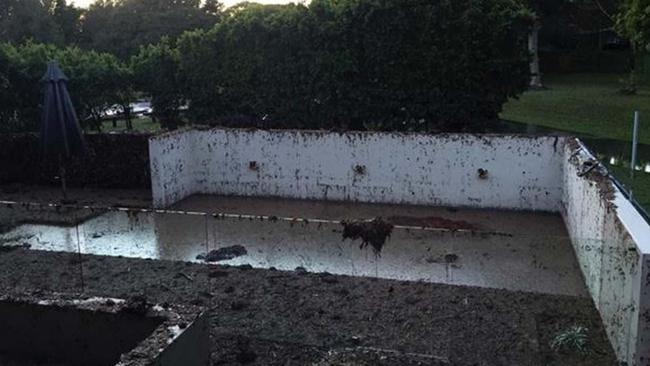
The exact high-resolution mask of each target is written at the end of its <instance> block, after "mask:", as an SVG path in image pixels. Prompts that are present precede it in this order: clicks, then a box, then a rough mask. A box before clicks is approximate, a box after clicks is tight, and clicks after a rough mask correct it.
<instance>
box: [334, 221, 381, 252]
mask: <svg viewBox="0 0 650 366" xmlns="http://www.w3.org/2000/svg"><path fill="white" fill-rule="evenodd" d="M341 225H343V240H345V239H351V240H356V239H361V245H360V246H359V248H361V249H363V248H365V247H367V246H368V245H370V246H372V249H373V251H374V253H375V255H379V254H380V253H381V250H382V248H383V247H384V244H386V239H387V238H388V237H389V236H390V234H391V233H392V232H393V224H392V223H390V222H387V221H384V220H383V219H382V218H381V217H376V218H375V219H373V220H372V221H366V220H352V221H341Z"/></svg>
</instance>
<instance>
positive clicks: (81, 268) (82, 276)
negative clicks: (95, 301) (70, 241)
mask: <svg viewBox="0 0 650 366" xmlns="http://www.w3.org/2000/svg"><path fill="white" fill-rule="evenodd" d="M75 230H76V233H77V261H78V262H79V278H80V279H81V292H82V293H83V292H84V291H85V290H86V286H85V283H84V267H83V258H82V256H81V242H80V241H79V240H80V236H79V225H78V224H77V225H75Z"/></svg>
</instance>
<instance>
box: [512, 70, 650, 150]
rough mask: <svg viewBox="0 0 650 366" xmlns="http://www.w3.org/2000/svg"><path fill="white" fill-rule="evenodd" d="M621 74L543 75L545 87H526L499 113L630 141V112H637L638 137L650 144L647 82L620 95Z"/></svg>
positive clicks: (583, 132) (544, 124)
mask: <svg viewBox="0 0 650 366" xmlns="http://www.w3.org/2000/svg"><path fill="white" fill-rule="evenodd" d="M625 77H626V76H625V75H616V74H569V75H547V76H546V77H545V78H544V84H545V86H546V87H547V88H548V89H546V90H540V91H530V92H527V93H525V94H524V95H522V96H521V97H520V98H519V99H518V100H511V101H509V102H508V103H507V104H506V105H505V106H504V109H503V112H502V113H501V118H503V119H505V120H510V121H515V122H522V123H528V124H534V125H539V126H544V127H551V128H554V129H558V130H565V131H571V132H576V133H580V134H587V135H593V136H595V137H603V138H611V139H616V140H627V141H631V136H632V115H633V113H634V111H635V110H638V111H639V112H640V114H641V119H640V129H639V141H640V142H641V143H645V144H650V85H648V84H647V83H646V84H645V85H641V86H640V88H639V92H638V93H637V95H633V96H626V95H621V94H619V93H618V91H619V90H620V89H621V87H622V86H623V85H624V84H623V83H622V81H621V80H623V79H625Z"/></svg>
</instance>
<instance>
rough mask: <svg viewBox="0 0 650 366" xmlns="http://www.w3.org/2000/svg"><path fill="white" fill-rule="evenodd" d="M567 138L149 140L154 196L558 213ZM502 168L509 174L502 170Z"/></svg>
mask: <svg viewBox="0 0 650 366" xmlns="http://www.w3.org/2000/svg"><path fill="white" fill-rule="evenodd" d="M563 145H564V140H563V138H559V137H539V138H535V137H526V136H507V135H470V134H449V135H423V134H398V133H369V132H348V133H340V134H339V133H328V132H319V131H294V130H283V131H262V130H237V129H212V130H187V131H179V132H175V133H170V134H164V135H160V136H156V137H154V138H152V139H151V140H150V145H149V149H150V151H149V154H150V156H151V157H152V160H151V175H152V178H151V180H152V194H153V201H154V206H155V207H165V206H169V205H171V204H173V203H174V202H177V201H178V200H180V199H182V198H184V197H186V196H188V195H191V194H195V193H206V194H224V195H240V196H277V197H287V198H299V199H322V200H346V201H362V202H382V203H404V204H425V205H448V206H471V207H490V208H508V209H526V210H545V211H557V209H558V204H559V201H560V197H561V193H562V186H561V175H560V174H561V166H562V157H563V152H562V146H563ZM504 161H507V162H508V164H503V162H504Z"/></svg>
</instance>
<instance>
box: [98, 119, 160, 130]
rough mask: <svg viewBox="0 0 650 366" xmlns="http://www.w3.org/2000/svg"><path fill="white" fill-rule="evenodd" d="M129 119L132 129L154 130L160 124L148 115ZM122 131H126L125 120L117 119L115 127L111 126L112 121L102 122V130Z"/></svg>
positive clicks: (158, 127)
mask: <svg viewBox="0 0 650 366" xmlns="http://www.w3.org/2000/svg"><path fill="white" fill-rule="evenodd" d="M131 121H132V122H133V130H134V131H139V132H154V131H158V130H159V129H160V125H159V124H158V123H155V122H154V121H153V120H152V119H151V118H150V117H142V118H134V119H132V120H131ZM124 131H128V130H127V129H126V122H125V121H124V120H118V121H117V126H116V127H113V122H112V121H104V123H102V132H124Z"/></svg>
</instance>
